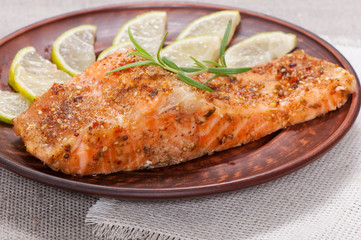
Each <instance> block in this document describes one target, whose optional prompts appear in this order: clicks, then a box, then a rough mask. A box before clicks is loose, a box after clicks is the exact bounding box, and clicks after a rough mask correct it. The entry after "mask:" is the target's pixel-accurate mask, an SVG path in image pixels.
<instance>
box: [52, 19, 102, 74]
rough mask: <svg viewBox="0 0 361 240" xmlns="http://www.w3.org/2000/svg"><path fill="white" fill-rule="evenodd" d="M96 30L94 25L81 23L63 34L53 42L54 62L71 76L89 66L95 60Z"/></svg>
mask: <svg viewBox="0 0 361 240" xmlns="http://www.w3.org/2000/svg"><path fill="white" fill-rule="evenodd" d="M96 30H97V27H96V26H94V25H80V26H78V27H75V28H72V29H70V30H68V31H66V32H64V33H63V34H61V35H60V36H59V37H58V38H57V39H56V40H55V41H54V43H53V50H52V54H51V60H52V61H53V63H55V64H56V65H57V66H58V68H59V69H61V70H63V71H65V72H67V73H68V74H70V75H71V76H74V75H76V74H79V73H81V72H82V71H84V70H85V69H86V68H88V67H89V66H90V65H91V64H92V63H94V62H95V52H94V42H95V35H96Z"/></svg>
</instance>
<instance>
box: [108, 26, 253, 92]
mask: <svg viewBox="0 0 361 240" xmlns="http://www.w3.org/2000/svg"><path fill="white" fill-rule="evenodd" d="M231 26H232V20H230V21H229V22H228V25H227V28H226V31H225V33H224V35H223V38H222V42H221V47H220V52H219V55H220V60H219V63H217V62H214V61H207V60H205V61H203V62H204V63H208V64H211V65H213V66H214V67H207V66H206V65H205V64H203V63H202V62H200V61H198V60H197V59H195V58H193V57H190V58H191V59H192V60H193V61H194V67H179V66H178V65H177V64H176V63H174V62H173V61H172V60H170V59H169V58H167V57H161V56H160V51H161V50H162V47H163V44H164V41H165V39H166V37H167V35H168V32H167V33H166V34H165V35H164V37H163V39H162V42H161V44H160V45H159V48H158V51H157V54H156V55H155V56H154V57H153V56H152V55H151V54H149V53H148V52H147V51H146V50H144V48H142V46H140V45H139V43H138V42H137V41H136V40H135V39H134V37H133V34H132V32H131V31H130V28H128V34H129V38H130V40H131V41H132V43H133V45H134V47H135V51H134V52H131V53H129V54H128V56H139V57H142V58H145V59H146V60H145V61H139V62H134V63H130V64H127V65H124V66H121V67H119V68H116V69H114V70H112V71H109V72H107V74H110V73H114V72H118V71H121V70H124V69H127V68H131V67H137V66H143V65H155V66H159V67H162V68H163V69H165V70H167V71H170V72H173V73H175V74H177V77H178V78H179V80H181V81H183V82H185V83H187V84H189V85H191V86H193V87H196V88H199V89H203V90H205V91H209V92H212V91H213V90H212V89H211V88H209V87H207V86H206V84H208V83H209V82H210V81H212V80H213V79H215V78H217V77H219V76H230V75H233V74H237V73H243V72H246V71H248V70H250V69H251V68H228V67H227V65H226V61H225V56H224V55H225V51H226V46H227V42H228V38H229V34H230V31H231ZM205 72H208V73H214V75H213V76H212V77H211V78H209V79H208V80H207V81H205V82H204V83H200V82H198V81H196V80H194V79H193V78H191V77H190V76H191V75H196V74H201V73H205Z"/></svg>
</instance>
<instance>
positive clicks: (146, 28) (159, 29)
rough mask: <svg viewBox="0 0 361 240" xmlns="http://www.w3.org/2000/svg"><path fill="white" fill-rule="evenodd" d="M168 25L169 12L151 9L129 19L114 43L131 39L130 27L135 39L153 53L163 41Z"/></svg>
mask: <svg viewBox="0 0 361 240" xmlns="http://www.w3.org/2000/svg"><path fill="white" fill-rule="evenodd" d="M166 25H167V13H166V12H164V11H151V12H147V13H144V14H141V15H138V16H137V17H135V18H133V19H131V20H129V21H128V22H126V23H125V24H124V25H123V26H122V28H121V29H119V31H118V33H117V35H116V36H115V38H114V40H113V45H116V44H118V43H121V42H126V41H129V40H130V39H129V35H128V28H130V30H131V32H132V34H133V36H134V39H135V40H136V41H137V42H138V43H139V44H140V45H141V46H142V47H143V48H144V49H145V50H146V51H148V52H149V53H150V54H151V55H155V54H156V53H157V50H158V47H159V45H160V44H161V42H162V39H163V36H164V34H165V28H166Z"/></svg>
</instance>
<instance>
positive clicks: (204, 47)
mask: <svg viewBox="0 0 361 240" xmlns="http://www.w3.org/2000/svg"><path fill="white" fill-rule="evenodd" d="M220 47H221V39H220V37H219V36H215V35H205V36H197V37H190V38H184V39H181V40H178V41H175V42H173V43H171V44H170V45H168V46H167V47H165V48H164V49H163V50H162V51H161V53H160V54H161V56H162V57H167V58H169V59H170V60H172V61H173V62H174V63H175V64H177V65H178V66H180V67H192V66H194V61H193V60H192V59H191V58H190V57H191V56H192V57H194V58H195V59H197V60H198V61H200V62H202V61H203V60H210V61H215V62H216V61H218V58H219V49H220ZM206 65H207V64H206Z"/></svg>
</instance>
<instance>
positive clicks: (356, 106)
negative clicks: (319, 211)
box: [0, 2, 361, 199]
mask: <svg viewBox="0 0 361 240" xmlns="http://www.w3.org/2000/svg"><path fill="white" fill-rule="evenodd" d="M149 7H152V8H154V7H157V8H162V7H163V8H179V7H188V8H192V7H195V8H208V9H214V10H225V9H231V10H237V11H240V13H241V14H242V13H245V14H248V15H252V16H254V17H257V18H261V19H264V20H266V21H271V22H274V23H277V24H280V25H283V26H286V27H287V28H290V29H293V30H295V31H297V32H300V33H302V34H305V35H306V36H307V37H309V38H311V39H312V40H314V41H315V42H317V43H319V44H321V45H322V46H323V47H325V48H326V49H327V51H329V52H330V53H331V54H332V55H333V56H334V57H335V58H336V59H337V60H338V61H339V62H340V63H341V64H342V66H343V67H344V68H346V69H347V70H348V71H350V72H351V73H352V74H353V75H354V76H355V78H356V81H357V91H356V92H355V94H353V95H352V97H350V98H349V100H348V101H351V104H350V109H349V111H348V112H347V114H346V116H345V118H344V119H343V121H342V123H341V124H340V125H339V126H338V128H337V129H336V130H335V131H334V132H333V133H332V135H331V136H330V137H329V138H327V139H326V141H325V142H323V143H322V144H320V145H319V146H317V147H315V148H313V149H312V151H310V152H309V153H308V154H307V155H306V156H304V155H302V156H301V157H298V158H296V159H294V160H293V161H292V162H291V163H289V162H288V163H286V164H283V165H280V166H278V167H276V168H273V169H271V170H268V171H266V172H263V173H262V174H256V175H253V176H251V177H247V178H242V179H237V180H234V181H229V182H224V183H214V184H207V185H202V186H195V187H175V188H126V187H114V186H104V185H97V184H92V183H84V182H80V181H75V180H70V179H65V178H62V177H59V176H55V175H51V174H48V173H44V172H40V171H38V170H35V169H32V168H29V167H26V166H23V165H18V164H16V163H15V162H12V161H9V160H7V159H6V158H4V157H3V156H2V155H0V166H1V167H3V168H5V169H8V170H10V171H12V172H14V173H16V174H19V175H21V176H23V177H26V178H28V179H31V180H34V181H37V182H40V183H43V184H46V185H50V186H52V187H57V188H61V189H66V190H69V191H73V192H81V193H85V194H90V195H97V196H106V197H115V198H137V199H159V198H182V197H196V196H203V195H209V194H215V193H222V192H228V191H232V190H237V189H240V188H245V187H250V186H253V185H257V184H260V183H264V182H268V181H271V180H273V179H276V178H279V177H281V176H284V175H287V174H289V173H291V172H294V171H296V170H298V169H300V168H302V167H304V166H306V165H308V164H309V163H311V162H313V161H315V160H317V159H318V158H319V157H321V156H322V155H323V154H325V153H326V152H328V151H329V150H331V149H332V148H333V147H334V146H335V145H336V144H337V143H338V142H339V141H340V140H341V139H342V138H343V137H344V135H345V134H346V133H347V132H348V131H349V130H350V128H351V127H352V125H353V123H354V122H355V120H356V118H357V115H358V113H359V110H360V100H361V97H360V94H359V93H360V82H359V79H358V76H357V74H356V72H355V70H354V69H353V67H352V66H351V64H350V63H349V62H348V60H347V59H346V58H345V57H344V56H343V55H342V54H341V53H340V52H339V51H338V50H337V49H336V48H335V47H333V46H332V45H331V44H330V43H328V42H327V41H325V40H324V39H322V38H321V37H319V36H317V35H316V34H314V33H312V32H310V31H309V30H306V29H304V28H302V27H299V26H297V25H295V24H293V23H290V22H288V21H285V20H282V19H279V18H277V17H273V16H270V15H267V14H263V13H258V12H255V11H251V10H246V9H242V8H236V7H229V6H222V5H216V4H198V3H189V2H182V3H174V2H147V3H141V2H139V3H131V4H117V5H108V6H100V7H95V8H89V9H83V10H77V11H72V12H68V13H64V14H61V15H57V16H54V17H49V18H45V19H43V20H40V21H37V22H35V23H33V24H30V25H27V26H25V27H23V28H20V29H18V30H16V31H14V32H12V33H10V34H8V35H6V36H5V37H3V38H2V39H0V46H1V45H3V44H5V43H6V42H8V41H10V40H12V39H13V38H16V37H18V36H20V35H21V34H24V33H26V32H28V31H31V30H34V29H36V28H38V27H41V26H43V25H46V24H49V23H53V22H56V21H61V20H63V19H67V18H71V17H73V16H79V15H85V14H92V13H95V12H102V11H111V10H114V9H117V8H122V9H125V10H126V9H135V8H139V9H146V8H149ZM351 110H353V111H351ZM295 160H296V161H295ZM39 176H41V178H39V179H38V178H37V177H39ZM262 176H271V177H268V178H266V179H263V180H262V179H261V177H262Z"/></svg>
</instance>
